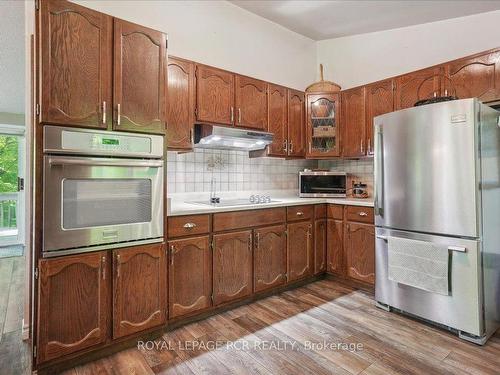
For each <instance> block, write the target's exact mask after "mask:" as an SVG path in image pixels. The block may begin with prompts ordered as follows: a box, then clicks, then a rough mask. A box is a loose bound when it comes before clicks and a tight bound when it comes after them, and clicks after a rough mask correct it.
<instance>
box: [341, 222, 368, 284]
mask: <svg viewBox="0 0 500 375" xmlns="http://www.w3.org/2000/svg"><path fill="white" fill-rule="evenodd" d="M344 241H345V242H344V244H345V254H346V258H347V275H348V276H349V277H351V278H353V279H356V280H359V281H363V282H366V283H370V284H374V283H375V227H374V226H373V225H372V224H357V223H347V224H346V226H345V235H344Z"/></svg>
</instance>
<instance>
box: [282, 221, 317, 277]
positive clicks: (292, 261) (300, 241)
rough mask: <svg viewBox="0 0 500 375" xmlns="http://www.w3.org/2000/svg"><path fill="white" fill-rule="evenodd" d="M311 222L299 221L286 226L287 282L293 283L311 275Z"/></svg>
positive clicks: (312, 257) (312, 256) (312, 255)
mask: <svg viewBox="0 0 500 375" xmlns="http://www.w3.org/2000/svg"><path fill="white" fill-rule="evenodd" d="M312 226H313V225H312V222H311V221H299V222H296V223H290V224H288V225H287V232H288V236H287V263H288V267H287V268H288V270H287V272H288V281H295V280H298V279H301V278H303V277H306V276H310V275H311V274H312V273H313V269H314V268H313V261H314V254H313V251H312V246H313V244H312V235H313V228H312Z"/></svg>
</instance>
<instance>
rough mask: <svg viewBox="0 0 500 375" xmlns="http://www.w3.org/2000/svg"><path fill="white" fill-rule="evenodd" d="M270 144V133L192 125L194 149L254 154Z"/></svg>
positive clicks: (271, 139) (271, 140) (271, 138)
mask: <svg viewBox="0 0 500 375" xmlns="http://www.w3.org/2000/svg"><path fill="white" fill-rule="evenodd" d="M272 142H273V134H272V133H267V132H262V131H254V130H245V129H238V128H230V127H224V126H217V125H209V124H195V125H194V147H195V148H208V149H215V150H237V151H251V152H255V151H264V150H265V149H266V147H267V145H269V144H271V143H272ZM251 156H252V154H251Z"/></svg>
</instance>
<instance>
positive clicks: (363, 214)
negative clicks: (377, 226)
mask: <svg viewBox="0 0 500 375" xmlns="http://www.w3.org/2000/svg"><path fill="white" fill-rule="evenodd" d="M345 210H346V212H345V218H346V220H347V221H359V222H361V223H371V224H373V220H374V216H373V207H363V206H345Z"/></svg>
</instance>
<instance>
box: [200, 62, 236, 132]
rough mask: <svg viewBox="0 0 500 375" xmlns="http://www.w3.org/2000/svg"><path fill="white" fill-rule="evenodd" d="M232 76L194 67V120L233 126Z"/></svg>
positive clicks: (227, 73)
mask: <svg viewBox="0 0 500 375" xmlns="http://www.w3.org/2000/svg"><path fill="white" fill-rule="evenodd" d="M234 115H235V113H234V74H233V73H230V72H227V71H225V70H221V69H217V68H212V67H209V66H205V65H199V64H197V65H196V120H198V121H200V122H208V123H215V124H225V125H233V124H234Z"/></svg>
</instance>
